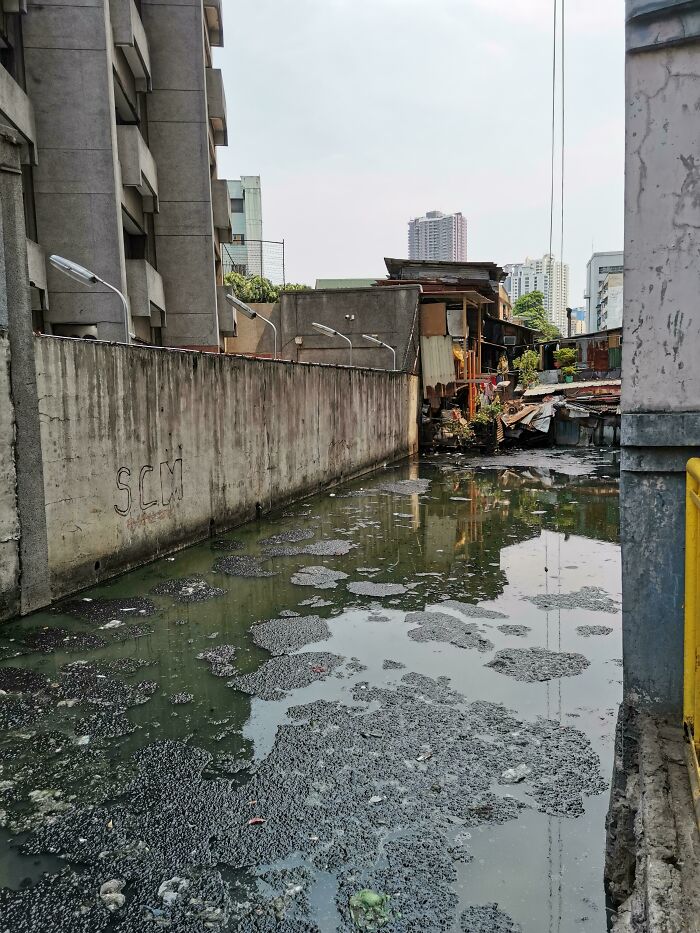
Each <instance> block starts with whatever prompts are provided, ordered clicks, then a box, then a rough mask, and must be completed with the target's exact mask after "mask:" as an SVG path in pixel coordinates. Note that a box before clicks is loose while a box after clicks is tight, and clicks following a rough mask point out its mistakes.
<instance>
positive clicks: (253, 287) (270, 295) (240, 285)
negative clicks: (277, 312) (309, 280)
mask: <svg viewBox="0 0 700 933" xmlns="http://www.w3.org/2000/svg"><path fill="white" fill-rule="evenodd" d="M224 285H227V286H228V287H229V288H230V289H231V290H232V292H233V294H234V295H235V296H236V298H240V300H241V301H245V302H246V304H274V303H275V302H276V301H279V297H280V295H281V294H282V292H306V291H311V288H310V286H308V285H298V284H294V283H290V284H289V285H284V286H281V287H280V286H277V285H273V284H272V282H271V281H270V280H269V279H266V278H263V277H262V276H261V275H241V273H240V272H227V273H226V275H225V276H224Z"/></svg>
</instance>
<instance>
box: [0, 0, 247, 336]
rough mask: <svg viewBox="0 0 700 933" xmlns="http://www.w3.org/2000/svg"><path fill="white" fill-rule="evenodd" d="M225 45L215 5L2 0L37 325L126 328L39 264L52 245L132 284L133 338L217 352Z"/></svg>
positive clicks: (0, 81)
mask: <svg viewBox="0 0 700 933" xmlns="http://www.w3.org/2000/svg"><path fill="white" fill-rule="evenodd" d="M222 44H223V24H222V0H203V2H202V0H199V2H198V0H189V2H182V0H91V2H90V3H87V4H81V5H78V6H76V5H75V3H74V2H69V0H52V2H50V3H46V2H44V0H42V2H38V0H24V2H21V0H20V2H19V3H18V2H17V0H0V121H2V122H3V123H5V124H10V125H11V126H13V127H14V128H15V129H16V130H17V132H18V135H19V136H20V137H21V138H22V139H23V141H24V167H23V182H24V185H23V187H24V210H25V223H26V231H27V237H28V251H29V277H30V281H31V286H32V306H33V316H34V327H35V329H36V330H39V331H43V332H45V333H49V334H57V335H64V336H81V337H95V338H98V339H101V340H120V341H121V340H124V338H125V329H124V312H123V307H122V303H121V301H120V300H119V298H118V296H116V295H115V294H114V293H113V292H111V291H110V290H109V289H106V288H105V287H104V286H102V285H100V284H96V285H95V286H94V287H88V286H85V285H81V284H80V283H78V282H75V281H73V280H72V279H70V278H67V277H66V276H65V275H64V274H62V273H61V272H59V271H57V270H55V269H54V268H52V267H50V266H48V264H47V262H46V258H47V257H48V256H49V255H50V254H52V253H56V254H58V255H61V256H64V257H65V258H67V259H70V260H73V261H74V262H77V263H80V264H81V265H83V266H85V267H87V268H88V269H90V270H91V271H93V272H94V273H95V274H96V275H98V276H100V277H101V278H103V279H105V281H107V282H109V283H110V284H112V285H114V286H115V287H116V288H118V289H119V290H120V291H122V292H123V293H124V294H125V295H126V297H127V299H128V304H129V317H130V322H129V323H130V331H131V334H132V335H133V340H135V341H136V342H140V343H154V344H164V345H166V346H175V347H189V348H198V349H206V350H212V351H217V352H218V351H219V349H220V348H221V347H222V346H223V338H224V337H225V336H226V335H229V334H232V332H233V327H234V318H233V312H232V309H230V308H229V306H228V305H227V304H226V302H225V301H223V289H222V288H220V287H219V288H218V287H217V286H221V285H222V284H223V279H222V244H223V243H226V242H229V241H230V239H231V233H232V231H231V211H230V202H229V196H228V186H227V183H226V182H225V181H223V180H220V179H219V178H218V176H217V165H216V149H217V146H224V145H226V143H227V126H226V101H225V98H224V90H223V81H222V76H221V72H220V71H219V70H218V69H216V68H214V67H213V66H212V48H213V47H215V46H221V45H222Z"/></svg>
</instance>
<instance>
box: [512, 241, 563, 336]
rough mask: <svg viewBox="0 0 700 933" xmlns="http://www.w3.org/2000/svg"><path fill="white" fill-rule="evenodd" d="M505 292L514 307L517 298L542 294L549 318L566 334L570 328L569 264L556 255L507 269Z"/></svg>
mask: <svg viewBox="0 0 700 933" xmlns="http://www.w3.org/2000/svg"><path fill="white" fill-rule="evenodd" d="M505 270H506V272H507V274H508V275H507V278H506V283H505V284H506V290H507V292H508V294H509V295H510V299H511V301H512V302H513V304H515V302H516V301H517V300H518V298H521V297H522V296H523V295H529V294H530V292H542V294H543V295H544V306H545V310H546V311H547V317H548V318H549V320H550V321H551V322H552V324H556V326H557V327H558V328H559V330H560V331H561V333H562V334H564V335H566V329H567V326H568V322H567V318H566V308H567V305H568V304H569V265H568V263H565V262H558V261H557V260H556V259H555V258H554V257H553V256H546V255H545V256H543V257H542V259H526V260H525V262H516V263H512V264H511V265H508V266H506V267H505Z"/></svg>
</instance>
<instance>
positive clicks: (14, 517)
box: [0, 332, 20, 619]
mask: <svg viewBox="0 0 700 933" xmlns="http://www.w3.org/2000/svg"><path fill="white" fill-rule="evenodd" d="M19 571H20V559H19V513H18V511H17V475H16V472H15V409H14V404H13V401H12V392H11V388H10V342H9V340H8V339H7V336H6V335H5V334H4V333H2V332H0V619H2V618H6V617H8V616H11V615H14V614H15V613H18V612H19V606H20V591H19Z"/></svg>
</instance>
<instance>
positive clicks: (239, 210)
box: [231, 198, 245, 214]
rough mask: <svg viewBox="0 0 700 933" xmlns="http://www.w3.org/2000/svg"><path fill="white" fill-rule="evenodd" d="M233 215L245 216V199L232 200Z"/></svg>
mask: <svg viewBox="0 0 700 933" xmlns="http://www.w3.org/2000/svg"><path fill="white" fill-rule="evenodd" d="M231 213H232V214H245V207H244V204H243V198H231Z"/></svg>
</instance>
